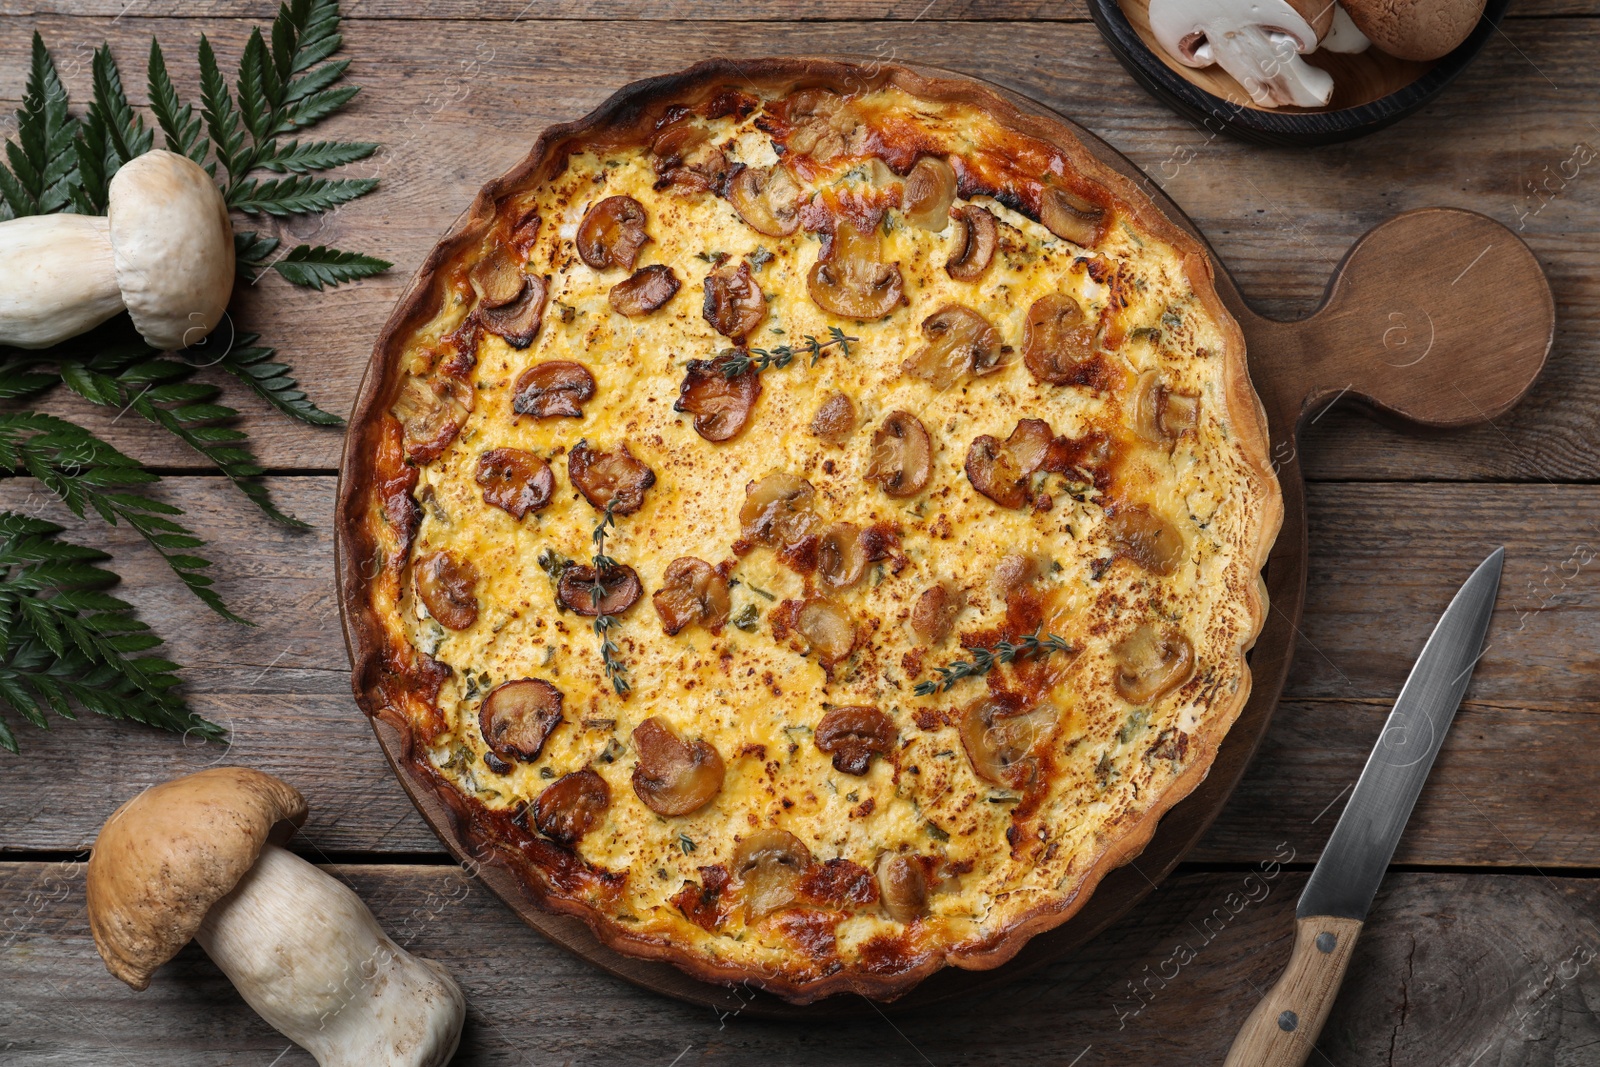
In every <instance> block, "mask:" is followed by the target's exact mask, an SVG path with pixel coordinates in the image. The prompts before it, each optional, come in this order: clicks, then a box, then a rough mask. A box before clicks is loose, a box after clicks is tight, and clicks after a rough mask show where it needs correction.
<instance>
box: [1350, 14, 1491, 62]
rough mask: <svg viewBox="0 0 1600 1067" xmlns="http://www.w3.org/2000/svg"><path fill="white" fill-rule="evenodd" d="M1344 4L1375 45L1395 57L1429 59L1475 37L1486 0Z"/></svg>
mask: <svg viewBox="0 0 1600 1067" xmlns="http://www.w3.org/2000/svg"><path fill="white" fill-rule="evenodd" d="M1344 6H1345V10H1346V11H1348V12H1349V14H1350V21H1351V22H1354V23H1355V24H1356V28H1357V29H1359V30H1360V31H1361V32H1362V33H1363V34H1365V35H1366V36H1367V37H1368V38H1370V39H1371V41H1372V43H1373V44H1375V45H1377V46H1378V47H1379V48H1381V49H1383V50H1384V51H1385V52H1388V53H1389V54H1390V55H1391V56H1398V57H1399V58H1401V59H1414V60H1420V61H1426V60H1430V59H1438V58H1439V57H1440V56H1445V55H1448V54H1450V53H1451V52H1453V51H1455V48H1456V46H1457V45H1459V44H1460V43H1461V42H1462V41H1465V40H1466V39H1467V38H1468V37H1469V36H1471V34H1472V30H1473V28H1474V27H1475V26H1477V25H1478V20H1479V19H1480V18H1482V17H1483V8H1484V0H1344Z"/></svg>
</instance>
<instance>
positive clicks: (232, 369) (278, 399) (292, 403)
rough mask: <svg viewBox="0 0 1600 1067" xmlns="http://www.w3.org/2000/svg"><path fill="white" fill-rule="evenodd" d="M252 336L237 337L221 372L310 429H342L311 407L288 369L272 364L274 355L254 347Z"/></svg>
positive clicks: (336, 419)
mask: <svg viewBox="0 0 1600 1067" xmlns="http://www.w3.org/2000/svg"><path fill="white" fill-rule="evenodd" d="M256 341H257V337H256V335H255V334H244V335H243V336H241V337H239V338H238V340H237V341H236V342H235V343H234V345H233V347H232V348H230V349H229V350H228V354H227V355H226V356H224V357H223V358H222V364H221V366H222V369H223V370H225V371H227V372H228V373H229V374H232V375H233V376H234V377H236V378H238V379H239V380H240V381H242V382H244V383H245V384H247V385H249V386H250V388H252V389H254V390H255V391H256V392H257V393H258V394H259V395H260V396H261V398H262V399H264V400H265V401H266V402H267V403H269V404H271V405H272V406H273V407H275V408H277V409H278V410H279V411H281V412H283V413H284V414H285V415H289V416H292V417H294V418H297V419H299V420H301V421H302V422H309V423H311V424H312V425H313V426H343V425H344V420H343V419H341V418H340V417H339V416H337V415H335V414H333V413H331V412H327V411H323V410H322V409H321V408H319V407H317V405H315V404H313V403H312V402H311V401H310V400H309V399H308V398H307V397H306V394H305V391H304V390H303V389H301V388H300V384H299V383H298V382H296V381H295V379H294V374H293V372H292V371H291V370H290V368H289V367H288V366H286V365H285V364H282V363H276V362H273V358H272V357H273V356H274V355H276V353H274V352H273V350H272V349H270V348H263V347H259V346H257V345H256Z"/></svg>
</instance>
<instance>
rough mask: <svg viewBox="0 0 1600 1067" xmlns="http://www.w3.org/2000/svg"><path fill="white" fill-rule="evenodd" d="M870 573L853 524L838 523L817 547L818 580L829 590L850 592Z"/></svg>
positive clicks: (858, 530)
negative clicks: (849, 590)
mask: <svg viewBox="0 0 1600 1067" xmlns="http://www.w3.org/2000/svg"><path fill="white" fill-rule="evenodd" d="M866 573H867V552H866V549H865V548H864V547H863V546H862V544H861V531H860V529H858V528H857V527H856V525H855V524H854V523H849V522H836V523H834V524H833V525H832V526H830V527H828V528H827V529H826V530H825V531H823V534H822V538H821V540H820V542H819V543H818V545H817V577H818V578H820V579H821V580H822V584H823V585H825V586H827V587H828V588H830V589H849V588H850V587H851V586H852V585H855V584H856V583H857V582H859V581H860V580H861V576H862V575H864V574H866Z"/></svg>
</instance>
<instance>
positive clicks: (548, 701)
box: [478, 678, 563, 763]
mask: <svg viewBox="0 0 1600 1067" xmlns="http://www.w3.org/2000/svg"><path fill="white" fill-rule="evenodd" d="M562 699H563V698H562V695H561V690H559V689H557V688H556V687H555V686H553V685H551V684H550V683H549V682H547V681H545V680H544V679H542V678H522V679H520V680H518V681H515V682H503V683H501V684H500V685H497V686H495V687H494V689H492V690H491V691H490V692H489V695H488V696H486V697H484V698H483V706H482V707H481V708H479V709H478V729H479V730H481V731H483V740H484V741H485V742H486V743H487V744H488V746H489V748H490V750H491V751H493V752H494V754H495V755H496V756H499V757H500V758H501V759H503V760H505V761H506V762H507V763H510V762H511V761H512V760H520V761H521V762H523V763H532V762H533V761H534V760H536V759H538V758H539V753H540V751H541V750H542V749H543V748H544V743H545V741H546V739H548V738H549V736H550V732H551V731H552V730H554V729H555V728H556V726H557V725H558V724H559V723H560V722H561V703H562Z"/></svg>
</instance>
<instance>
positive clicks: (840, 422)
mask: <svg viewBox="0 0 1600 1067" xmlns="http://www.w3.org/2000/svg"><path fill="white" fill-rule="evenodd" d="M855 429H856V406H855V404H853V403H851V402H850V398H849V397H848V396H845V395H844V394H843V393H838V392H835V393H829V394H828V397H827V399H826V400H824V401H823V402H822V403H821V404H819V405H818V406H817V413H816V414H815V415H813V416H811V436H813V437H820V438H822V439H823V440H824V441H829V442H831V443H833V444H836V445H842V444H844V443H845V441H847V440H848V439H849V437H850V435H851V434H852V433H854V432H855Z"/></svg>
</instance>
